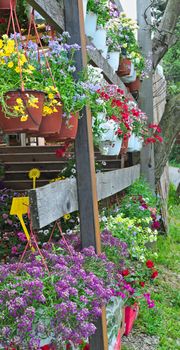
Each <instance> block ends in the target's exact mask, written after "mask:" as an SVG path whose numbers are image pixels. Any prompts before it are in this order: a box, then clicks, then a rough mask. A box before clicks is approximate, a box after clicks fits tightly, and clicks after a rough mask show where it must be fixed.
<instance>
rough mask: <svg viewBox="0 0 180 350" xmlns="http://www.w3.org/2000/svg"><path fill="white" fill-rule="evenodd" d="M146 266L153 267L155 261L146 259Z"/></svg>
mask: <svg viewBox="0 0 180 350" xmlns="http://www.w3.org/2000/svg"><path fill="white" fill-rule="evenodd" d="M146 266H147V267H148V269H152V267H154V263H153V261H152V260H147V261H146Z"/></svg>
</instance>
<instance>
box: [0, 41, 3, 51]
mask: <svg viewBox="0 0 180 350" xmlns="http://www.w3.org/2000/svg"><path fill="white" fill-rule="evenodd" d="M2 47H3V41H2V39H0V49H2Z"/></svg>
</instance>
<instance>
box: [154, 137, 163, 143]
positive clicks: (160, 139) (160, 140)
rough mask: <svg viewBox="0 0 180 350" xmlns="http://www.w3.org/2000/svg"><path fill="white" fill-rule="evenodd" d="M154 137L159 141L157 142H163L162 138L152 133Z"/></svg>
mask: <svg viewBox="0 0 180 350" xmlns="http://www.w3.org/2000/svg"><path fill="white" fill-rule="evenodd" d="M154 137H155V138H156V139H157V140H158V141H159V142H163V138H162V137H161V136H159V135H154Z"/></svg>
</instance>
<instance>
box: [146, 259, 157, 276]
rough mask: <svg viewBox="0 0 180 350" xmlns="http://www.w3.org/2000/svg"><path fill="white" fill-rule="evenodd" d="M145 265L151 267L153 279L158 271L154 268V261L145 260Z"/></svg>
mask: <svg viewBox="0 0 180 350" xmlns="http://www.w3.org/2000/svg"><path fill="white" fill-rule="evenodd" d="M146 266H147V268H148V269H152V270H153V273H152V275H151V278H152V279H154V278H156V277H157V276H158V271H157V270H155V269H154V263H153V261H152V260H147V261H146Z"/></svg>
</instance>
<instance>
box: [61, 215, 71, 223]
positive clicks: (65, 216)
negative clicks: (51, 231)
mask: <svg viewBox="0 0 180 350" xmlns="http://www.w3.org/2000/svg"><path fill="white" fill-rule="evenodd" d="M63 217H64V220H66V221H67V220H69V219H70V218H71V215H70V214H65V215H64V216H63Z"/></svg>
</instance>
